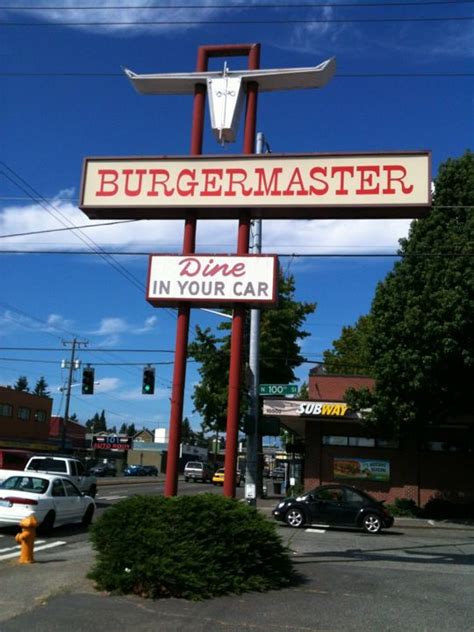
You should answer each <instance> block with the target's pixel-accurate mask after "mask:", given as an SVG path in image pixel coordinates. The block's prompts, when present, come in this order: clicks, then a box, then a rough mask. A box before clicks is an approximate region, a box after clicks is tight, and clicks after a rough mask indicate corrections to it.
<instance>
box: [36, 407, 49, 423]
mask: <svg viewBox="0 0 474 632" xmlns="http://www.w3.org/2000/svg"><path fill="white" fill-rule="evenodd" d="M46 417H47V415H46V411H45V410H37V411H36V412H35V421H46Z"/></svg>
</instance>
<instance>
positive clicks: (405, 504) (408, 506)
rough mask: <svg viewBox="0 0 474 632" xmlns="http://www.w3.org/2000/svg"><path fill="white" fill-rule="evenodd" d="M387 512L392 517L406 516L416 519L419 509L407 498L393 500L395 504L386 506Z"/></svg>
mask: <svg viewBox="0 0 474 632" xmlns="http://www.w3.org/2000/svg"><path fill="white" fill-rule="evenodd" d="M386 508H387V510H388V511H389V512H390V513H391V514H392V516H408V517H411V518H417V517H418V516H419V515H420V509H419V507H418V505H417V504H416V503H415V501H414V500H410V499H408V498H395V502H394V503H393V504H391V505H386Z"/></svg>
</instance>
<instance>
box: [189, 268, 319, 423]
mask: <svg viewBox="0 0 474 632" xmlns="http://www.w3.org/2000/svg"><path fill="white" fill-rule="evenodd" d="M294 293H295V279H294V277H293V276H287V277H283V275H280V279H279V303H278V307H277V308H276V309H269V310H262V312H261V320H260V381H261V382H262V383H268V384H287V383H291V382H294V381H295V380H297V378H296V376H295V373H294V369H295V368H296V367H298V366H299V365H300V364H301V363H302V362H303V360H304V358H303V357H302V356H301V354H300V347H299V342H298V341H299V340H301V339H303V338H305V337H306V336H309V335H310V334H309V333H308V332H305V331H303V330H302V326H303V324H304V321H305V319H306V317H307V316H308V314H312V313H313V312H314V310H315V309H316V305H315V304H314V303H303V302H298V301H295V299H294ZM246 327H247V330H246V331H247V335H246V336H245V340H246V345H245V349H244V354H245V355H244V357H248V342H249V334H248V332H249V319H247V323H246ZM230 328H231V324H230V323H228V322H224V323H221V324H220V325H219V326H218V329H219V330H220V331H225V332H228V331H229V329H230ZM188 352H189V355H190V356H191V357H193V358H194V359H195V360H197V361H198V362H199V363H200V364H201V367H200V369H199V373H200V375H201V381H200V383H199V384H197V385H196V386H195V388H194V393H193V402H194V408H195V410H196V411H198V412H199V413H200V415H201V417H202V420H203V421H202V427H203V430H204V431H206V430H211V431H224V430H225V426H226V420H227V397H228V393H227V389H228V383H229V359H230V335H229V334H228V333H226V334H225V335H223V336H220V337H219V336H218V335H215V334H213V333H212V332H211V330H210V329H209V328H207V329H204V330H203V329H201V328H200V327H199V326H198V327H196V337H195V339H194V341H193V342H192V343H191V344H190V345H189V349H188ZM242 384H243V385H244V388H243V390H245V385H246V379H245V375H243V379H242ZM246 407H247V402H246V399H245V397H242V401H241V411H242V414H243V413H244V411H245V409H246Z"/></svg>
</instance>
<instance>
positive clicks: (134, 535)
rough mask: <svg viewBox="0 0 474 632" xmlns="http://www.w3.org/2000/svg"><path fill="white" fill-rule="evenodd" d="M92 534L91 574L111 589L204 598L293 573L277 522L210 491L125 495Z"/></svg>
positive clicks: (268, 585)
mask: <svg viewBox="0 0 474 632" xmlns="http://www.w3.org/2000/svg"><path fill="white" fill-rule="evenodd" d="M91 538H92V542H93V545H94V548H95V549H96V551H97V558H96V563H95V566H94V567H93V569H92V571H91V572H90V574H89V577H91V578H92V579H94V580H95V581H96V583H97V587H98V588H100V589H105V590H109V591H115V592H120V593H135V594H140V595H142V596H145V597H152V598H157V597H184V598H187V599H203V598H208V597H212V596H216V595H223V594H228V593H242V592H245V591H249V590H258V591H264V590H269V589H272V588H280V587H283V586H287V585H289V584H290V583H291V582H292V580H293V579H294V578H295V575H294V573H293V570H292V564H291V560H290V557H289V553H288V550H287V549H286V547H285V546H284V545H283V544H282V542H281V539H280V537H279V536H278V535H277V533H276V529H275V525H274V524H273V523H271V522H270V521H268V520H267V519H266V518H265V517H264V516H263V515H262V514H261V513H259V512H258V511H257V510H256V509H254V508H252V507H249V506H248V505H246V504H243V503H240V502H238V501H236V500H233V499H230V498H224V497H222V496H216V495H213V494H202V495H199V496H178V497H174V498H164V497H153V496H135V497H133V498H128V499H126V500H124V501H122V502H120V503H117V504H116V505H114V506H113V507H111V508H110V509H109V510H108V511H107V512H106V513H104V514H103V515H102V516H101V517H100V518H99V519H98V520H97V522H96V523H95V525H94V526H93V528H92V530H91Z"/></svg>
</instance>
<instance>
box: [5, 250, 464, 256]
mask: <svg viewBox="0 0 474 632" xmlns="http://www.w3.org/2000/svg"><path fill="white" fill-rule="evenodd" d="M2 254H3V255H19V254H20V255H73V256H81V255H87V256H89V257H91V256H94V255H95V253H93V252H86V251H84V250H0V255H2ZM105 254H110V255H113V256H114V257H121V256H122V257H149V256H150V255H152V254H154V252H120V251H110V252H105ZM197 254H199V253H197ZM272 254H273V255H276V256H277V257H290V258H293V257H294V258H296V257H299V258H304V257H308V258H311V257H316V258H318V257H321V258H325V257H341V258H351V257H354V258H358V257H375V258H377V257H426V258H430V257H433V258H438V257H474V251H473V252H419V253H417V252H410V253H397V252H354V253H352V252H342V253H341V252H324V253H321V252H307V253H299V252H286V253H285V252H274V251H273V250H272ZM222 255H223V256H224V255H225V253H222Z"/></svg>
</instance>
